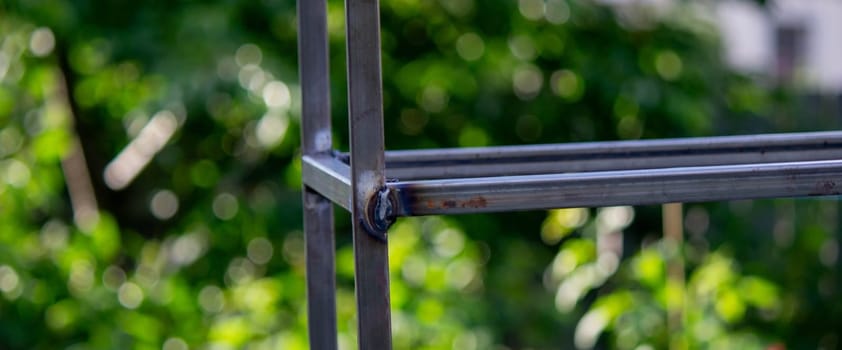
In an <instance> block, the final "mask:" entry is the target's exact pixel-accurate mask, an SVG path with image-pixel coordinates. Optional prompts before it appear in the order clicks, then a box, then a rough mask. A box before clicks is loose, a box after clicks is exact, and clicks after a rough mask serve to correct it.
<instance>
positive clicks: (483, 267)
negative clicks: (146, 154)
mask: <svg viewBox="0 0 842 350" xmlns="http://www.w3.org/2000/svg"><path fill="white" fill-rule="evenodd" d="M328 10H329V18H328V19H329V34H330V49H331V56H332V60H331V65H332V66H331V72H332V82H333V85H332V88H333V91H332V96H333V116H334V137H335V139H336V140H335V144H337V145H346V144H347V143H346V140H347V125H346V115H347V109H346V106H345V96H346V91H345V76H344V62H345V59H344V41H343V40H344V12H343V4H342V2H340V1H334V0H330V1H329V2H328ZM381 11H382V15H381V19H382V24H383V33H382V36H383V38H382V41H383V50H384V52H383V77H384V82H383V84H384V89H385V92H384V105H385V111H386V133H387V135H386V142H387V147H388V148H392V149H402V148H430V147H465V146H484V145H503V144H525V143H545V142H570V141H591V140H613V139H636V138H656V137H681V136H703V135H714V134H729V133H740V132H776V131H794V130H803V129H811V128H812V129H816V128H825V127H832V126H836V125H835V122H833V121H832V119H830V118H829V117H827V116H822V115H819V116H818V117H816V118H814V119H816V120H817V121H813V119H811V120H810V121H804V120H798V119H795V118H793V117H792V115H794V114H793V113H794V112H798V111H799V109H798V105H797V104H796V103H794V102H793V101H794V100H793V99H792V97H791V96H792V94H791V91H788V90H786V89H780V88H769V87H768V86H769V85H772V84H770V83H769V79H767V78H764V77H747V76H743V75H740V74H737V73H734V72H731V71H729V70H728V69H727V67H725V65H724V64H723V62H722V60H721V56H722V55H721V48H720V41H719V38H718V34H717V31H716V30H715V27H714V26H713V23H711V22H710V20H709V19H708V18H707V17H705V15H704V14H705V13H707V12H706V11H708V10H706V9H705V8H704V5H699V4H698V3H695V2H679V4H678V5H677V6H676V7H675V8H674V9H671V10H669V11H667V12H660V11H656V10H653V9H651V8H647V7H645V6H640V7H638V6H630V7H618V8H609V7H605V6H602V5H599V4H598V3H595V2H592V1H588V0H580V1H572V0H570V1H568V0H548V1H542V0H521V1H481V2H480V1H473V0H447V1H445V0H442V1H435V0H383V1H382V3H381ZM45 28H46V29H48V30H49V33H51V34H52V37H53V39H54V45H53V48H52V50H50V51H49V52H46V53H44V54H42V53H39V52H36V51H37V47H36V46H37V45H36V44H33V42H34V39H33V38H34V35H35V34H34V33H36V32H39V30H40V33H42V34H43V33H44V30H45ZM296 60H297V54H296V29H295V3H294V2H293V1H288V0H262V1H253V2H236V1H215V2H189V1H150V2H132V1H107V2H102V1H84V0H79V1H60V0H27V1H14V0H11V1H10V0H5V1H2V2H0V348H10V349H55V348H72V349H111V348H120V349H126V348H136V349H160V348H163V349H167V350H174V349H187V348H208V349H232V348H247V349H262V348H273V349H274V348H282V349H299V348H306V347H307V336H306V307H305V299H304V267H303V259H304V256H303V237H302V233H301V214H300V212H301V211H300V187H301V179H300V163H299V160H298V155H299V154H298V152H299V151H298V144H299V136H298V125H299V118H300V115H299V114H300V105H299V97H300V96H299V88H298V86H299V82H298V80H297V65H296ZM269 86H271V88H269ZM273 94H274V95H273ZM267 96H269V97H267ZM271 96H274V97H271ZM162 112H163V113H168V115H171V116H172V117H173V118H174V119H175V120H177V121H178V123H179V127H178V129H177V131H176V133H175V135H174V137H173V138H172V139H171V140H170V141H169V142H168V144H167V145H166V146H165V147H164V148H163V149H162V150H161V152H160V153H158V154H157V155H155V157H154V158H153V160H152V161H151V163H150V164H149V165H148V166H147V167H146V168H145V169H144V170H143V172H142V173H141V174H140V175H139V176H138V177H137V178H136V179H135V180H134V181H133V182H132V183H131V185H130V186H129V187H128V188H126V189H124V190H121V191H113V190H110V189H109V188H108V187H107V186H105V183H104V180H103V172H104V169H105V167H106V165H107V164H108V163H109V162H110V161H111V160H112V159H114V158H115V156H116V155H117V154H118V153H119V152H120V151H121V150H122V149H124V147H126V146H127V145H128V144H129V142H130V141H131V140H132V139H133V138H134V137H135V136H136V135H137V133H138V131H139V129H140V127H142V126H143V125H144V124H145V123H147V122H148V121H149V120H150V118H153V117H154V116H155V115H159V113H162ZM828 120H831V121H828ZM76 140H78V142H79V144H80V145H81V147H82V149H83V150H84V155H85V157H86V161H87V163H86V165H87V167H88V169H89V170H90V173H91V179H92V181H93V184H94V190H95V194H96V199H97V201H98V203H99V216H98V220H96V221H95V222H93V224H91V225H78V224H76V223H75V222H74V219H73V211H72V206H71V203H70V200H69V197H68V194H67V189H66V182H65V173H64V172H63V170H62V167H61V161H62V160H63V159H66V158H67V157H68V154H69V152H70V150H72V149H73V147H74V145H75V144H76V142H77V141H76ZM162 194H164V195H173V196H175V198H177V211H176V212H175V214H174V216H172V217H169V218H166V219H159V218H157V217H156V216H154V215H153V214H152V213H151V209H150V208H151V207H153V206H154V205H153V202H154V199H155V198H156V196H159V195H162ZM158 198H161V197H158ZM340 213H341V211H340ZM684 213H685V222H686V225H685V226H686V232H687V233H686V235H685V241H684V242H683V243H681V244H677V243H676V242H673V241H669V240H666V241H665V240H663V239H662V234H661V230H662V228H661V214H660V208H659V207H641V208H602V209H569V210H554V211H547V212H529V213H507V214H499V215H471V216H460V217H448V218H444V217H441V218H439V217H429V218H413V219H401V220H399V222H398V223H397V224H396V225H395V226H394V227H393V228H392V230H391V231H390V243H389V244H390V247H389V249H390V260H391V265H390V269H391V272H392V307H393V328H394V329H393V334H394V344H395V348H398V349H487V348H511V349H521V348H532V349H545V348H546V349H549V348H573V347H584V348H588V347H598V348H617V349H647V348H665V347H674V348H740V349H746V348H770V347H774V346H780V345H784V346H786V347H792V348H816V347H818V346H822V347H826V348H832V347H835V346H836V345H837V344H838V340H839V338H838V333H835V332H837V331H838V329H840V325H841V324H840V320H842V318H840V315H842V308H840V306H842V305H840V303H839V301H838V300H839V298H838V294H837V293H838V292H839V291H840V287H842V279H840V276H839V269H838V268H839V259H838V252H839V238H838V232H839V229H838V220H839V212H838V205H837V203H836V202H835V201H833V200H830V201H817V200H809V201H808V200H774V201H757V202H733V203H718V204H692V205H687V206H685V210H684ZM349 230H350V226H349V225H348V218H347V214H340V215H339V219H338V228H337V232H338V235H337V242H338V247H337V260H338V262H337V263H338V268H337V271H338V276H337V278H338V282H339V283H338V284H339V290H338V291H337V298H338V299H337V300H338V311H339V331H340V345H341V346H342V348H353V347H355V346H356V345H355V344H356V343H355V338H354V337H355V324H354V318H353V315H354V313H355V305H354V298H353V270H352V269H353V256H352V249H351V247H350V237H349V234H348V232H349ZM606 237H609V238H606ZM618 237H619V242H621V244H620V246H621V248H622V249H621V250H619V251H617V250H616V249H615V250H614V251H613V252H608V253H606V251H605V250H604V249H603V248H602V242H606V240H607V239H617V238H618ZM612 254H613V255H612ZM675 261H683V263H684V265H683V266H684V268H683V269H681V271H682V272H683V273H684V274H685V275H686V280H685V281H683V282H682V281H681V280H675V279H671V278H670V277H669V273H668V271H669V270H670V266H671V264H674V262H675ZM675 310H680V315H681V316H680V318H679V320H680V322H679V323H678V325H677V326H676V325H670V322H669V321H668V318H669V317H668V314H670V313H673V312H675Z"/></svg>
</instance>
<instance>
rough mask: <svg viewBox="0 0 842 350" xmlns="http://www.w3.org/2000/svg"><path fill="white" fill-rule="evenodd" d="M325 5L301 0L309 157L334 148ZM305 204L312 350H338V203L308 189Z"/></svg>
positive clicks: (304, 143)
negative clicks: (335, 208) (335, 210)
mask: <svg viewBox="0 0 842 350" xmlns="http://www.w3.org/2000/svg"><path fill="white" fill-rule="evenodd" d="M326 6H327V5H326V0H299V1H298V55H299V56H298V66H299V68H300V80H301V100H302V103H301V148H302V153H303V154H304V155H315V154H319V153H326V152H329V151H330V150H331V133H330V74H329V68H328V38H327V9H326ZM303 203H304V240H305V245H306V257H307V258H306V259H307V326H308V330H309V336H310V348H311V349H326V350H335V349H336V348H337V342H336V262H335V249H336V248H335V245H334V229H333V204H332V203H331V202H330V200H328V199H327V198H325V197H324V196H322V195H320V194H318V193H316V192H315V191H313V190H311V189H309V188H307V187H306V186H305V187H304V190H303Z"/></svg>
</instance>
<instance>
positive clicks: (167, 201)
mask: <svg viewBox="0 0 842 350" xmlns="http://www.w3.org/2000/svg"><path fill="white" fill-rule="evenodd" d="M149 211H151V212H152V215H154V216H155V218H157V219H158V220H167V219H169V218H172V217H173V216H174V215H175V213H176V212H178V197H176V195H175V193H173V192H172V191H170V190H160V191H158V192H155V195H153V196H152V200H150V201H149Z"/></svg>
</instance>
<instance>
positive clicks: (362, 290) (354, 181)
mask: <svg viewBox="0 0 842 350" xmlns="http://www.w3.org/2000/svg"><path fill="white" fill-rule="evenodd" d="M345 23H346V38H347V39H346V43H347V53H348V111H349V116H348V123H349V124H350V125H349V128H350V132H351V137H350V140H351V142H350V143H351V145H350V146H351V147H350V148H351V186H352V189H351V198H352V199H353V201H352V202H353V203H352V204H353V207H352V211H351V220H352V221H353V227H354V237H353V241H354V281H355V284H356V285H355V288H356V297H357V331H358V337H357V343H358V344H359V348H360V349H361V350H388V349H391V348H392V324H391V314H390V310H389V305H390V301H389V299H390V297H389V257H388V249H387V245H386V235H385V233H382V232H375V231H373V230H371V227H372V226H371V221H370V217H369V216H368V206H369V204H370V201H371V200H372V199H373V198H375V197H376V196H377V194H378V192H379V191H380V190H381V188H382V187H383V185H384V182H385V175H384V170H385V161H384V145H383V144H384V142H383V95H382V82H381V73H380V4H379V2H378V0H345Z"/></svg>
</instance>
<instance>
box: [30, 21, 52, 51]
mask: <svg viewBox="0 0 842 350" xmlns="http://www.w3.org/2000/svg"><path fill="white" fill-rule="evenodd" d="M55 46H56V37H55V35H53V31H51V30H50V28H46V27H41V28H38V29H36V30H35V31H34V32H32V36H31V37H30V39H29V50H30V51H32V54H33V55H35V56H38V57H44V56H46V55H49V54H50V53H51V52H53V48H55Z"/></svg>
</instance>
